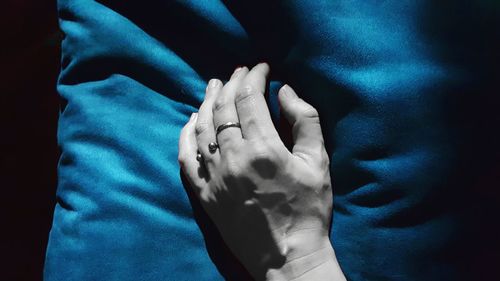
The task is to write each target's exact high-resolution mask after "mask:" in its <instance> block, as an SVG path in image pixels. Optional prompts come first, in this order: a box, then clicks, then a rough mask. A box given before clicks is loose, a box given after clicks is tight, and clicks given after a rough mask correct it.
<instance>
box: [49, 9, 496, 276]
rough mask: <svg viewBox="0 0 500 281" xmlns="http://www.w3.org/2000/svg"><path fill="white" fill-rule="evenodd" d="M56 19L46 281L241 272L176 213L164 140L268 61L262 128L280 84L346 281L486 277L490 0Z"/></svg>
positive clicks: (178, 200)
mask: <svg viewBox="0 0 500 281" xmlns="http://www.w3.org/2000/svg"><path fill="white" fill-rule="evenodd" d="M58 10H59V16H60V27H61V29H62V31H63V32H64V34H65V37H64V40H63V43H62V51H63V54H62V60H61V63H62V69H61V74H60V78H59V81H58V86H57V89H58V91H59V94H60V96H61V98H62V100H63V107H62V109H61V115H60V121H59V131H58V140H59V143H60V146H61V149H62V155H61V159H60V162H59V186H58V190H57V199H58V203H57V205H56V208H55V212H54V222H53V227H52V230H51V233H50V240H49V244H48V249H47V259H46V263H45V279H46V280H49V281H51V280H223V279H224V278H226V279H230V280H244V279H245V278H247V277H243V276H245V275H244V272H243V270H242V268H241V266H240V265H239V264H238V263H237V262H236V261H235V260H234V258H233V257H232V256H231V255H230V254H229V252H228V250H227V249H226V248H225V247H224V246H223V244H222V243H221V241H220V238H218V237H217V233H216V231H215V229H214V228H213V226H212V225H211V224H210V221H209V219H208V218H207V217H206V215H205V214H203V212H202V211H201V209H200V207H199V206H197V205H196V204H194V206H193V208H192V207H191V204H190V199H189V197H188V195H186V191H185V188H184V184H185V182H183V180H182V178H181V173H180V170H179V166H178V163H177V143H178V137H179V132H180V130H181V128H182V126H183V125H184V124H185V122H187V120H188V118H189V116H190V114H191V113H192V112H194V111H196V110H197V108H198V106H199V105H200V103H201V101H202V99H203V95H204V88H205V85H206V81H208V80H209V79H210V78H212V77H218V78H222V79H227V78H228V77H229V75H230V73H231V72H232V70H233V69H234V68H235V67H236V66H237V65H243V64H244V65H248V66H251V65H253V64H255V63H257V62H259V61H267V62H269V63H270V65H271V68H272V75H271V79H272V80H273V84H272V87H271V95H270V105H271V107H272V109H273V116H274V117H275V118H276V121H278V119H279V112H278V110H277V103H276V100H275V95H274V94H273V92H275V91H276V89H277V88H278V87H279V86H280V85H282V84H283V83H288V84H290V85H292V87H294V88H295V89H296V90H297V92H298V93H299V94H300V95H301V96H302V97H303V98H304V99H306V100H307V101H308V102H310V103H311V104H313V105H314V106H315V107H316V108H317V109H318V110H319V112H320V116H321V120H322V123H323V124H322V125H323V127H324V131H325V137H326V142H327V146H328V151H329V153H330V155H331V171H332V178H333V183H334V189H335V190H334V193H335V194H334V217H333V228H332V232H331V238H332V242H333V245H334V247H335V250H336V254H337V257H338V259H339V262H340V264H341V267H342V269H343V270H344V272H345V274H346V276H347V277H348V279H349V280H460V279H468V278H472V277H471V276H472V275H473V273H472V272H474V270H476V269H479V270H478V272H483V274H485V273H484V272H485V271H484V268H483V267H482V265H484V266H486V267H488V268H489V269H491V266H490V265H491V264H490V265H488V264H487V263H483V261H482V260H481V259H479V257H478V255H477V254H478V253H482V254H483V255H484V256H485V257H487V259H488V260H490V262H491V259H492V256H488V255H489V252H488V251H486V250H485V249H488V248H490V249H495V247H496V245H492V244H491V243H490V242H486V241H489V240H488V239H487V238H488V237H489V236H488V237H487V236H484V234H483V233H484V232H486V231H484V225H486V224H488V227H489V231H488V233H489V234H488V235H492V236H491V237H494V235H496V234H498V231H497V232H495V231H496V230H494V229H495V225H496V226H498V223H497V222H496V221H497V220H495V219H494V216H492V215H491V214H492V213H494V211H492V210H496V209H494V208H492V209H487V208H490V207H491V206H492V205H493V204H496V203H497V202H498V201H494V200H495V199H492V198H491V197H488V198H486V197H485V196H482V195H478V192H477V190H473V192H471V190H472V189H473V187H474V183H475V182H476V181H477V177H478V175H479V174H480V173H481V171H483V170H485V169H486V170H487V169H489V167H491V166H492V165H493V164H494V163H495V159H498V150H495V149H496V148H495V146H496V144H497V143H499V142H498V140H499V139H498V137H496V136H495V135H494V133H492V132H491V131H489V130H488V127H489V126H490V125H498V124H499V123H500V122H498V117H495V116H496V115H492V114H491V112H492V111H494V110H495V109H496V108H495V107H494V105H495V106H496V105H497V103H496V102H497V97H496V96H497V95H498V91H495V89H498V87H497V86H495V83H498V80H497V78H498V76H497V74H496V73H497V72H496V71H497V65H499V64H498V49H499V48H498V47H499V45H498V44H497V41H496V38H499V31H498V26H500V25H499V20H498V19H499V17H498V11H499V5H498V4H497V2H495V1H430V0H426V1H305V0H303V1H261V0H259V1H215V0H214V1H180V0H179V1H163V0H162V1H160V0H148V1H90V0H71V1H70V0H59V1H58ZM492 89H493V90H492ZM478 124H482V126H480V125H478ZM494 148H495V149H494ZM479 194H482V193H479ZM488 200H490V201H488ZM489 216H491V217H489ZM472 218H474V219H472ZM478 218H479V219H478ZM470 253H474V254H475V255H474V258H476V259H479V261H478V260H475V261H472V257H471V254H470ZM496 257H497V256H496ZM468 274H470V275H468ZM475 276H476V277H477V275H475ZM470 280H479V279H470Z"/></svg>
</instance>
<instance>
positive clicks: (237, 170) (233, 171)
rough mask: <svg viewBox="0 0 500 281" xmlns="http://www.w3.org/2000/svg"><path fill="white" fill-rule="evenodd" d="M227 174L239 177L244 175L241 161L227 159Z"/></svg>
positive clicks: (225, 165) (225, 169)
mask: <svg viewBox="0 0 500 281" xmlns="http://www.w3.org/2000/svg"><path fill="white" fill-rule="evenodd" d="M224 171H225V175H226V176H227V177H229V178H239V177H240V176H241V175H243V169H242V167H241V163H238V162H236V161H226V162H225V164H224Z"/></svg>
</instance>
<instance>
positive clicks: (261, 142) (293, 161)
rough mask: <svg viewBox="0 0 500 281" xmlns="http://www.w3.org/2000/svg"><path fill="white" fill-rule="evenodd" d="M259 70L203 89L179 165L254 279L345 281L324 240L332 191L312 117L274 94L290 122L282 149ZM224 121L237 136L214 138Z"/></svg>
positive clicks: (295, 101)
mask: <svg viewBox="0 0 500 281" xmlns="http://www.w3.org/2000/svg"><path fill="white" fill-rule="evenodd" d="M268 73H269V66H268V65H267V64H265V63H262V64H258V65H257V66H255V67H254V68H252V70H250V71H249V70H248V68H246V67H243V68H239V69H237V70H236V71H235V72H234V73H233V75H232V76H231V79H230V80H229V81H228V82H227V83H226V84H225V85H223V83H222V82H221V81H220V80H217V79H212V80H211V81H210V82H209V85H208V86H207V89H206V95H205V100H204V102H203V104H202V105H201V107H200V109H199V112H198V113H197V114H196V113H195V114H193V115H192V116H191V118H190V120H189V122H188V123H187V124H186V125H185V127H184V128H183V130H182V132H181V137H180V140H179V163H180V165H181V168H182V170H183V172H184V174H185V175H186V177H187V179H188V180H189V182H190V184H191V188H193V191H194V192H195V194H196V195H197V197H198V199H199V200H200V202H201V205H202V206H203V207H204V209H205V211H206V212H207V213H208V215H209V216H210V218H211V219H212V220H213V221H214V223H215V225H216V226H217V228H218V230H219V232H220V233H221V236H222V238H223V239H224V241H225V242H226V244H227V245H228V246H229V248H230V249H231V250H232V251H233V253H234V254H235V256H236V257H237V258H238V259H239V260H240V261H241V263H242V264H243V265H244V266H245V267H246V268H247V269H248V271H249V272H250V273H251V274H252V275H253V277H254V278H255V279H258V280H292V279H293V280H313V281H314V280H345V278H344V276H343V274H342V272H341V270H340V267H339V265H338V263H337V261H336V258H335V254H334V251H333V248H332V246H331V243H330V240H329V237H328V230H329V228H330V220H331V212H332V190H331V180H330V173H329V159H328V154H327V152H326V150H325V146H324V141H323V136H322V132H321V127H320V122H319V116H318V112H317V111H316V109H315V108H314V107H312V106H311V105H309V104H308V103H306V102H305V101H304V100H302V99H300V98H299V97H298V96H297V95H296V93H295V92H294V90H293V89H291V87H289V86H287V85H285V86H284V87H282V88H281V89H280V91H279V94H278V95H279V96H278V98H279V102H280V105H281V110H282V113H283V114H284V115H285V117H286V119H287V120H288V121H289V122H290V124H291V125H292V133H293V142H294V146H293V150H292V152H290V151H289V150H288V149H287V148H286V147H285V145H284V144H283V142H282V141H281V139H280V137H279V134H278V132H277V131H276V129H275V127H274V125H273V123H272V120H271V117H270V113H269V110H268V108H267V104H266V101H265V98H264V92H265V89H266V84H267V75H268ZM227 122H240V124H241V129H240V128H237V127H231V128H227V129H224V130H222V131H221V132H220V133H219V134H218V135H216V131H215V130H216V128H217V127H218V126H219V125H222V124H226V123H227ZM211 142H217V143H218V146H219V148H218V149H217V150H216V151H212V152H211V151H210V150H209V143H211ZM198 152H199V153H200V154H201V155H202V159H199V160H200V161H198V160H197V159H196V158H197V153H198ZM325 278H327V279H325Z"/></svg>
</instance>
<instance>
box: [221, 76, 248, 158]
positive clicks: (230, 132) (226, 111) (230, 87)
mask: <svg viewBox="0 0 500 281" xmlns="http://www.w3.org/2000/svg"><path fill="white" fill-rule="evenodd" d="M247 73H248V68H246V67H242V68H238V69H236V70H235V72H234V73H233V75H232V76H231V79H230V80H229V82H227V83H226V85H225V86H224V87H223V88H222V91H221V93H220V94H219V95H218V96H217V98H216V100H215V102H214V104H213V107H212V112H213V120H214V125H215V128H218V127H219V126H220V125H223V124H226V123H228V122H239V119H238V113H237V112H236V106H235V105H234V96H235V92H236V89H237V88H238V87H239V85H240V83H241V81H242V79H243V78H244V77H245V75H246V74H247ZM216 135H217V142H218V144H219V147H220V153H224V150H225V149H231V147H233V148H234V147H236V145H237V144H238V143H240V142H241V140H242V135H241V129H240V128H237V127H231V128H227V129H224V130H223V131H221V132H220V133H218V134H217V133H216Z"/></svg>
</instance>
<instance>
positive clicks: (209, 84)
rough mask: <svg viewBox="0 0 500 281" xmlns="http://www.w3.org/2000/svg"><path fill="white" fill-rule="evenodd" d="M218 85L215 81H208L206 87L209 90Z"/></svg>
mask: <svg viewBox="0 0 500 281" xmlns="http://www.w3.org/2000/svg"><path fill="white" fill-rule="evenodd" d="M217 84H219V81H218V80H217V79H210V81H209V82H208V87H210V88H215V87H216V86H217Z"/></svg>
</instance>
